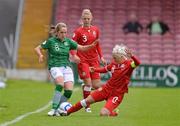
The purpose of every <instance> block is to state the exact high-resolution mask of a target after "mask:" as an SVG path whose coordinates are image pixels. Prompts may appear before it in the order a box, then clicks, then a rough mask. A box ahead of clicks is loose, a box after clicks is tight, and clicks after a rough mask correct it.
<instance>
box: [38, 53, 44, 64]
mask: <svg viewBox="0 0 180 126" xmlns="http://www.w3.org/2000/svg"><path fill="white" fill-rule="evenodd" d="M43 61H44V56H43V55H40V56H39V63H42V62H43Z"/></svg>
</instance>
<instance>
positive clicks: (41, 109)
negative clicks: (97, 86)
mask: <svg viewBox="0 0 180 126" xmlns="http://www.w3.org/2000/svg"><path fill="white" fill-rule="evenodd" d="M78 89H79V88H75V89H74V91H78ZM51 104H52V101H50V102H49V103H48V104H47V105H45V106H44V107H42V108H40V109H37V110H35V111H33V112H28V113H25V114H23V115H21V116H18V117H17V118H15V119H14V120H12V121H7V122H5V123H2V124H0V126H8V125H11V124H14V123H16V122H18V121H20V120H22V119H23V118H25V117H27V116H29V115H32V114H35V113H40V112H42V111H44V110H46V109H47V108H48V107H49V106H50V105H51Z"/></svg>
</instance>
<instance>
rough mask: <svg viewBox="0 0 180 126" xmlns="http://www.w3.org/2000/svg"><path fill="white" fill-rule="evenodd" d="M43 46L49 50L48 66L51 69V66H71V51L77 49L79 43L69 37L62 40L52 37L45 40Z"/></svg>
mask: <svg viewBox="0 0 180 126" xmlns="http://www.w3.org/2000/svg"><path fill="white" fill-rule="evenodd" d="M41 47H42V48H43V49H47V50H48V68H49V69H50V68H51V67H61V66H70V61H69V51H70V50H71V49H77V43H75V42H74V41H73V40H71V39H69V38H65V39H64V40H63V41H62V40H60V39H58V38H56V37H51V38H49V39H48V40H47V41H45V42H43V43H42V44H41Z"/></svg>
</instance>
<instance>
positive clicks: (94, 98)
mask: <svg viewBox="0 0 180 126" xmlns="http://www.w3.org/2000/svg"><path fill="white" fill-rule="evenodd" d="M106 96H107V93H106V92H103V91H102V88H101V89H98V90H95V91H94V92H92V93H91V94H90V95H89V96H88V97H87V98H86V99H83V100H81V101H79V102H77V103H76V104H75V105H73V106H72V107H71V108H70V109H68V111H67V112H62V113H61V114H62V115H69V114H71V113H74V112H76V111H78V110H80V109H81V108H83V107H85V108H86V107H87V106H88V105H90V104H92V103H94V102H99V101H103V100H104V99H106Z"/></svg>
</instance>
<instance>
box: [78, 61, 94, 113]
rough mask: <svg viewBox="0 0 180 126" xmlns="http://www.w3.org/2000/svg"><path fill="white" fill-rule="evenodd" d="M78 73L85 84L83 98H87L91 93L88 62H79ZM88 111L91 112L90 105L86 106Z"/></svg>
mask: <svg viewBox="0 0 180 126" xmlns="http://www.w3.org/2000/svg"><path fill="white" fill-rule="evenodd" d="M78 73H79V76H80V78H81V79H82V80H83V82H84V84H83V86H82V91H83V98H84V99H85V98H87V97H88V96H89V95H90V93H91V86H92V84H91V78H90V71H89V65H88V63H79V64H78ZM85 110H86V112H91V110H90V106H87V107H86V108H85Z"/></svg>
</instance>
